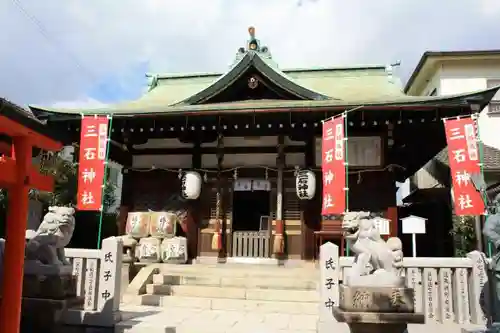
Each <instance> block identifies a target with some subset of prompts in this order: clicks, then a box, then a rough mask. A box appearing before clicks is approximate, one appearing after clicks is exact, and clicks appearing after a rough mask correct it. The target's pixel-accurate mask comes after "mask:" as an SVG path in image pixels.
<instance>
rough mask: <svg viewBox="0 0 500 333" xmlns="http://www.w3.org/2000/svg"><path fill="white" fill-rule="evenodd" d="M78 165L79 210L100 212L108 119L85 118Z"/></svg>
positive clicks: (83, 119) (104, 117) (102, 117)
mask: <svg viewBox="0 0 500 333" xmlns="http://www.w3.org/2000/svg"><path fill="white" fill-rule="evenodd" d="M80 131H81V135H80V161H79V165H78V199H77V208H78V209H79V210H100V209H101V205H102V195H103V190H102V188H103V184H104V168H105V161H106V150H107V148H108V117H106V116H99V117H93V116H88V117H83V118H82V124H81V129H80Z"/></svg>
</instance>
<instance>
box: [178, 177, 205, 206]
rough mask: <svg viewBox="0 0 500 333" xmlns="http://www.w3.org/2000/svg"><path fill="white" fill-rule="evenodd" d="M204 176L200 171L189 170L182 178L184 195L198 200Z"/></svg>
mask: <svg viewBox="0 0 500 333" xmlns="http://www.w3.org/2000/svg"><path fill="white" fill-rule="evenodd" d="M202 182H203V181H202V178H201V176H200V174H199V173H198V172H195V171H188V172H186V173H184V175H183V176H182V179H181V191H182V197H184V198H186V199H189V200H196V199H198V198H199V197H200V194H201V184H202Z"/></svg>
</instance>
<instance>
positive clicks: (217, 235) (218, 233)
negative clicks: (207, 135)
mask: <svg viewBox="0 0 500 333" xmlns="http://www.w3.org/2000/svg"><path fill="white" fill-rule="evenodd" d="M223 149H224V137H223V135H222V133H219V135H218V137H217V179H216V183H217V185H216V186H217V193H216V203H215V215H216V216H215V226H214V235H213V237H212V250H215V251H217V257H221V256H222V255H223V253H222V244H223V242H222V237H223V236H224V235H225V232H223V223H222V218H225V216H223V207H222V205H223V203H222V197H223V193H222V163H223V161H224V150H223Z"/></svg>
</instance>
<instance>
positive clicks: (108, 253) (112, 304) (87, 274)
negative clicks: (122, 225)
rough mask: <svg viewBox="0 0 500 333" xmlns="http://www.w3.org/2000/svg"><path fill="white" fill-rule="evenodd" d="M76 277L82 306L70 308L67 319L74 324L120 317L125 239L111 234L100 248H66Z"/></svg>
mask: <svg viewBox="0 0 500 333" xmlns="http://www.w3.org/2000/svg"><path fill="white" fill-rule="evenodd" d="M65 254H66V257H67V258H68V260H69V261H70V262H71V263H72V265H73V275H75V276H76V277H77V295H78V296H81V297H83V299H84V303H83V306H82V307H81V308H78V309H70V310H69V311H68V312H67V313H66V314H65V318H64V321H65V322H66V323H67V324H71V325H81V324H84V325H91V326H106V327H111V326H113V325H114V324H115V323H116V322H117V321H118V320H119V319H120V283H121V276H120V274H121V268H122V256H123V243H122V240H121V239H120V238H117V237H110V238H106V239H104V240H103V242H102V248H101V249H100V250H90V249H71V248H68V249H65Z"/></svg>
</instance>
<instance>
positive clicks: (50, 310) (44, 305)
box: [21, 297, 83, 332]
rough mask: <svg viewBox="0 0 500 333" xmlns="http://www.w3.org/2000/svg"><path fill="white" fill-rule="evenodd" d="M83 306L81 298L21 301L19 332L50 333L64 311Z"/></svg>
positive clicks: (58, 322)
mask: <svg viewBox="0 0 500 333" xmlns="http://www.w3.org/2000/svg"><path fill="white" fill-rule="evenodd" d="M82 304H83V298H68V299H64V300H54V299H38V298H26V297H23V300H22V312H21V315H22V318H21V332H52V331H53V330H54V329H55V328H56V327H58V326H59V325H60V324H62V323H61V318H62V317H61V316H62V314H63V313H64V311H65V310H66V309H68V308H70V307H73V306H80V305H82Z"/></svg>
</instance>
